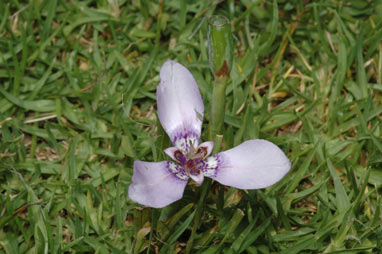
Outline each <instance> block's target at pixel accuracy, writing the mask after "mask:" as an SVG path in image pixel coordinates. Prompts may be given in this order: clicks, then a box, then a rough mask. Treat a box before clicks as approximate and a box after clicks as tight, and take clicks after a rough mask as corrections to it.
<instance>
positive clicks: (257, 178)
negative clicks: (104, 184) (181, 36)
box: [129, 60, 291, 208]
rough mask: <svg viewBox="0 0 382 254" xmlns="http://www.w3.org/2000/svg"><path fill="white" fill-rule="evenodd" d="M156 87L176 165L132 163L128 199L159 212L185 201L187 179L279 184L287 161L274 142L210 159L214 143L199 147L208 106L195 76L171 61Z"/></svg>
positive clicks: (169, 152) (242, 184)
mask: <svg viewBox="0 0 382 254" xmlns="http://www.w3.org/2000/svg"><path fill="white" fill-rule="evenodd" d="M160 79H161V82H160V84H159V86H158V88H157V100H158V116H159V120H160V122H161V124H162V126H163V128H164V129H165V131H166V132H167V134H168V136H169V137H170V139H171V141H172V144H173V145H174V147H170V148H167V149H165V150H164V152H165V153H166V154H167V155H168V156H170V157H171V159H172V160H173V161H161V162H144V161H138V160H137V161H135V162H134V174H133V178H132V183H131V185H130V187H129V198H130V199H131V200H133V201H135V202H138V203H140V204H142V205H146V206H151V207H155V208H160V207H164V206H167V205H168V204H170V203H172V202H174V201H177V200H179V199H181V198H182V196H183V192H184V188H185V187H186V185H187V181H188V179H189V178H191V179H192V180H194V181H195V182H197V183H198V184H202V182H203V179H204V177H205V176H206V177H210V178H212V179H214V180H215V181H218V182H219V183H221V184H224V185H228V186H232V187H236V188H239V189H259V188H265V187H267V186H270V185H272V184H274V183H276V182H277V181H279V180H280V179H281V178H282V177H283V176H284V175H285V174H286V173H287V172H288V171H289V169H290V167H291V164H290V161H289V159H288V158H287V157H286V156H285V154H284V153H283V152H282V151H281V149H280V148H278V147H277V146H276V145H274V144H273V143H271V142H269V141H266V140H262V139H254V140H248V141H245V142H244V143H242V144H240V145H238V146H236V147H235V148H233V149H230V150H227V151H224V152H221V153H218V154H215V155H213V156H210V157H209V155H210V153H211V151H212V148H213V145H214V143H213V142H211V141H208V142H204V143H201V144H199V138H200V133H201V128H202V121H203V113H204V105H203V101H202V97H201V95H200V92H199V89H198V85H197V84H196V81H195V79H194V77H193V76H192V74H191V73H190V72H189V71H188V70H187V69H186V68H185V67H184V66H183V65H181V64H179V63H177V62H174V61H171V60H167V61H166V62H165V63H164V65H163V66H162V68H161V70H160Z"/></svg>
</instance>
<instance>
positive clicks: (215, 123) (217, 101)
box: [210, 78, 227, 152]
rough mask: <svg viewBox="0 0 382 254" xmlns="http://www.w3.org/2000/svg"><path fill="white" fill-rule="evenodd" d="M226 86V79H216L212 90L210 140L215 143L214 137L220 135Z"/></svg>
mask: <svg viewBox="0 0 382 254" xmlns="http://www.w3.org/2000/svg"><path fill="white" fill-rule="evenodd" d="M226 86H227V78H216V79H215V81H214V84H213V88H212V103H211V125H210V139H211V140H213V141H215V143H216V142H217V140H216V138H217V137H216V135H221V134H222V128H223V124H224V113H225V90H226ZM217 152H218V151H217Z"/></svg>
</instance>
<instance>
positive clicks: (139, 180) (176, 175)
mask: <svg viewBox="0 0 382 254" xmlns="http://www.w3.org/2000/svg"><path fill="white" fill-rule="evenodd" d="M182 170H183V169H182V168H180V167H179V166H178V165H177V164H175V163H173V162H170V161H161V162H144V161H135V162H134V174H133V178H132V183H131V184H130V186H129V198H130V199H131V200H133V201H135V202H137V203H139V204H142V205H145V206H151V207H155V208H161V207H164V206H167V205H169V204H171V203H172V202H175V201H177V200H179V199H181V198H182V196H183V191H184V188H185V187H186V185H187V180H188V176H187V175H186V174H185V172H184V170H183V171H182Z"/></svg>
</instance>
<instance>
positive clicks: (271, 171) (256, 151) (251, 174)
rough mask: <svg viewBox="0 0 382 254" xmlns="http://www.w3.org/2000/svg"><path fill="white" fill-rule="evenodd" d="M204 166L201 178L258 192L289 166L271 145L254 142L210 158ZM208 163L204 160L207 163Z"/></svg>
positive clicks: (277, 148)
mask: <svg viewBox="0 0 382 254" xmlns="http://www.w3.org/2000/svg"><path fill="white" fill-rule="evenodd" d="M210 158H213V159H212V160H211V161H210V163H209V164H211V165H208V163H207V165H206V167H205V168H206V169H205V170H204V172H207V171H208V170H210V172H209V173H207V174H206V173H205V174H204V175H205V176H209V177H211V178H212V179H214V180H216V181H218V182H219V183H222V184H224V185H228V186H232V187H236V188H239V189H260V188H265V187H268V186H270V185H272V184H274V183H276V182H278V181H279V180H280V179H281V178H282V177H283V176H284V175H285V174H286V173H287V172H288V171H289V169H290V167H291V163H290V161H289V159H288V158H287V157H286V155H285V154H284V153H283V151H282V150H281V149H280V148H279V147H278V146H276V145H275V144H273V143H271V142H269V141H266V140H262V139H255V140H249V141H246V142H244V143H242V144H240V145H238V146H237V147H235V148H233V149H230V150H227V151H224V152H221V153H219V154H217V155H214V156H213V157H210ZM207 162H208V160H207Z"/></svg>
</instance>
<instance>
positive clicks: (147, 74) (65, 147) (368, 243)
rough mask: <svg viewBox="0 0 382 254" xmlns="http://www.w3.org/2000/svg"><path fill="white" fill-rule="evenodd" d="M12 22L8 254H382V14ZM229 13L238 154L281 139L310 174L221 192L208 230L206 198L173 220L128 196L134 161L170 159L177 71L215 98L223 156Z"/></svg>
mask: <svg viewBox="0 0 382 254" xmlns="http://www.w3.org/2000/svg"><path fill="white" fill-rule="evenodd" d="M0 13H2V15H1V17H0V126H1V129H0V133H1V134H0V135H1V140H0V193H1V195H0V253H11V254H13V253H102V254H103V253H161V254H163V253H185V251H186V249H187V250H188V251H189V253H196V254H198V253H203V254H204V253H206V254H212V253H224V254H235V253H248V254H252V253H287V254H293V253H382V227H381V226H380V224H381V219H382V216H381V197H380V190H381V186H382V159H381V158H382V138H381V136H382V129H381V128H382V125H381V122H382V96H381V91H382V29H381V27H382V1H381V0H375V1H371V0H368V1H361V0H347V1H336V0H316V1H303V0H292V1H284V0H282V1H281V0H278V1H276V0H274V1H271V0H260V1H245V0H243V1H233V0H229V1H202V0H195V1H184V0H182V1H163V2H162V1H160V2H158V1H150V0H134V1H124V0H120V1H118V0H110V1H106V0H98V1H77V0H71V1H63V0H60V1H58V0H41V1H37V0H32V1H19V0H12V1H11V0H9V1H2V2H0ZM216 14H220V15H225V16H227V17H229V18H230V19H231V22H232V30H233V33H234V36H235V44H236V50H235V61H234V65H233V70H232V79H231V82H230V83H229V85H228V88H227V94H226V95H227V96H226V111H225V125H224V140H223V143H222V148H223V149H224V150H225V149H229V148H231V147H233V146H235V145H237V144H239V143H241V142H243V141H244V140H248V139H254V138H264V139H268V140H270V141H272V142H274V143H276V144H277V145H279V146H280V147H281V148H282V149H283V151H285V153H286V154H287V155H288V157H289V158H290V159H291V161H292V163H293V166H292V170H291V172H290V173H288V174H287V176H286V177H285V178H284V179H283V180H282V181H281V182H279V183H277V184H275V185H274V186H272V187H269V188H267V189H264V190H251V191H244V190H238V189H234V188H228V187H225V186H222V185H220V184H218V183H212V185H211V186H210V188H209V189H208V192H207V196H206V199H205V203H203V204H201V205H203V214H201V220H200V223H199V224H195V220H194V217H195V213H196V210H197V207H198V200H199V197H200V195H201V193H200V192H201V189H202V188H199V187H198V186H196V185H195V184H193V183H191V182H190V183H189V184H188V186H187V188H186V191H185V195H184V197H183V199H181V200H180V201H178V202H176V203H174V204H172V205H170V206H168V207H166V208H163V209H150V208H145V207H141V206H139V205H137V204H135V203H133V202H131V201H130V200H129V199H128V196H127V187H128V185H129V184H130V182H131V176H132V165H133V162H134V160H135V159H140V160H147V161H160V160H163V159H166V157H165V155H164V154H163V152H162V151H163V149H164V148H166V147H168V146H169V144H170V143H169V139H168V137H167V136H166V135H165V133H164V132H163V130H162V129H161V127H160V124H159V122H158V120H157V117H156V95H155V90H156V86H157V84H158V82H159V77H158V71H159V68H160V66H161V65H162V64H163V62H164V61H165V60H166V59H168V58H171V59H176V60H177V61H178V62H180V63H182V64H183V65H185V66H187V67H188V68H189V70H190V71H191V72H192V73H193V75H194V76H195V78H196V80H197V82H198V85H199V88H200V90H201V93H202V96H203V100H204V103H205V106H206V111H207V112H206V115H205V121H204V125H205V126H204V130H205V131H204V134H203V136H202V140H204V141H206V140H207V131H206V130H207V126H208V119H209V111H208V110H209V108H210V102H211V92H212V87H211V82H212V79H213V78H212V76H211V73H210V69H209V64H208V55H207V52H208V51H207V44H206V41H207V22H206V17H209V16H211V15H216ZM193 230H194V231H195V234H192V233H191V232H192V231H193ZM190 238H192V239H191V240H190Z"/></svg>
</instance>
